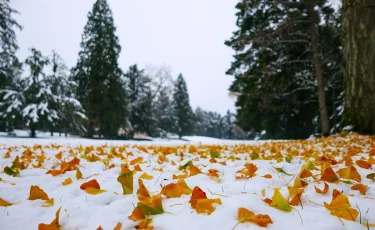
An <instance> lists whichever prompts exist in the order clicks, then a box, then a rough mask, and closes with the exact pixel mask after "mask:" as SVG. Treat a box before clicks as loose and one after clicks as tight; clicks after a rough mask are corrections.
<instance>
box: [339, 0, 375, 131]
mask: <svg viewBox="0 0 375 230" xmlns="http://www.w3.org/2000/svg"><path fill="white" fill-rule="evenodd" d="M350 2H353V1H348V0H344V1H343V4H344V12H343V13H344V17H343V29H344V34H343V35H344V36H343V46H344V58H345V73H344V108H345V109H344V116H343V124H344V125H352V126H353V130H355V131H357V132H359V133H362V134H375V96H374V95H375V2H374V0H357V1H355V3H352V4H350Z"/></svg>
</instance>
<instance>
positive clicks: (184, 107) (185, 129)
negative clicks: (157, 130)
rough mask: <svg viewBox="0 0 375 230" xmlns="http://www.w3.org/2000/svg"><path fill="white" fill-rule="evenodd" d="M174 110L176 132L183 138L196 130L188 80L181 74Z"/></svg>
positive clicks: (176, 90) (175, 90)
mask: <svg viewBox="0 0 375 230" xmlns="http://www.w3.org/2000/svg"><path fill="white" fill-rule="evenodd" d="M173 111H174V116H175V118H176V127H175V132H176V133H177V134H178V137H179V138H180V139H181V138H182V136H183V135H189V134H192V133H193V131H194V113H193V111H192V109H191V107H190V101H189V94H188V90H187V86H186V82H185V80H184V78H183V76H182V74H180V75H179V76H178V78H177V81H176V83H175V87H174V93H173Z"/></svg>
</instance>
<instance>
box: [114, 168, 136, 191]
mask: <svg viewBox="0 0 375 230" xmlns="http://www.w3.org/2000/svg"><path fill="white" fill-rule="evenodd" d="M117 181H118V182H119V183H120V184H121V186H122V190H123V193H124V194H125V195H126V194H132V193H133V171H130V170H129V169H128V170H127V172H126V173H124V174H122V175H120V176H119V177H118V178H117Z"/></svg>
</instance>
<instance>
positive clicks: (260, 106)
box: [226, 0, 341, 138]
mask: <svg viewBox="0 0 375 230" xmlns="http://www.w3.org/2000/svg"><path fill="white" fill-rule="evenodd" d="M236 8H237V9H238V11H239V12H238V13H237V16H238V20H237V26H238V27H239V30H238V31H236V32H234V34H233V37H232V38H231V39H230V40H229V41H227V42H226V44H227V45H229V46H231V47H232V48H233V49H234V50H236V55H235V61H234V62H233V63H232V66H231V68H230V69H229V70H228V72H227V74H230V75H234V76H235V81H234V82H233V84H232V86H231V87H230V91H231V92H232V93H233V94H234V95H236V96H237V102H236V106H237V107H238V110H237V119H236V120H237V124H239V125H240V126H241V127H242V128H244V129H245V130H246V131H251V130H252V129H254V130H255V131H257V132H261V131H262V130H266V135H267V136H268V137H272V138H305V137H308V136H309V135H311V134H312V133H314V132H315V130H316V127H317V126H319V124H318V120H319V119H318V118H320V120H321V124H322V126H320V127H321V128H322V132H323V134H326V133H327V129H328V127H329V125H327V122H326V121H327V119H328V117H329V116H328V115H329V114H334V112H335V110H336V107H335V108H333V107H334V105H332V104H331V103H326V105H324V104H325V102H326V101H325V99H324V96H325V94H326V93H327V92H325V91H327V87H326V85H327V83H328V82H331V83H333V82H335V81H330V79H329V78H330V76H331V75H332V74H330V73H332V71H333V70H337V66H339V65H340V52H338V53H336V54H337V55H336V57H338V58H335V57H333V56H332V55H330V53H333V52H336V51H337V50H339V43H337V41H338V40H337V37H333V36H331V35H332V33H330V34H329V35H326V34H324V33H323V34H322V33H321V32H322V31H330V32H332V31H334V30H335V29H336V28H333V27H336V26H337V24H335V23H332V21H333V20H332V18H334V15H333V10H332V9H331V8H330V7H329V6H328V5H327V1H326V0H322V1H313V2H312V1H310V0H304V1H292V0H284V1H278V2H277V3H275V2H274V1H269V0H253V1H241V2H240V3H239V4H238V5H237V6H236ZM324 21H325V23H322V22H324ZM318 38H319V39H318ZM333 38H334V39H333ZM332 39H333V41H334V42H331V44H334V46H333V47H328V46H327V45H326V44H327V43H330V41H331V40H332ZM323 46H324V47H325V49H322V47H323ZM318 78H319V79H318ZM322 78H323V79H324V81H323V80H322ZM317 79H318V80H319V81H318V83H319V84H318V85H317V84H316V82H317V81H316V80H317ZM335 84H338V83H335ZM331 86H332V85H331ZM340 87H341V86H340V85H339V84H338V85H335V86H333V87H331V88H330V89H329V91H330V90H334V91H335V92H337V91H339V89H340ZM322 89H323V91H322ZM324 89H325V91H324ZM337 89H338V90H337ZM328 94H329V93H328ZM322 95H323V96H322ZM336 95H337V94H336ZM335 97H336V96H335ZM318 99H319V100H318ZM335 101H337V100H335ZM318 102H319V103H318ZM319 111H320V112H319ZM322 111H323V112H322ZM324 111H326V112H324ZM332 111H334V112H332ZM326 115H327V116H326ZM331 117H332V116H331ZM331 120H334V119H331ZM332 122H333V121H331V123H332ZM328 131H329V130H328Z"/></svg>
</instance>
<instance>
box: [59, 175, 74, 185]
mask: <svg viewBox="0 0 375 230" xmlns="http://www.w3.org/2000/svg"><path fill="white" fill-rule="evenodd" d="M72 182H73V180H72V178H70V177H69V178H68V179H66V180H65V181H64V182H62V183H61V184H62V185H64V186H66V185H69V184H71V183H72Z"/></svg>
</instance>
